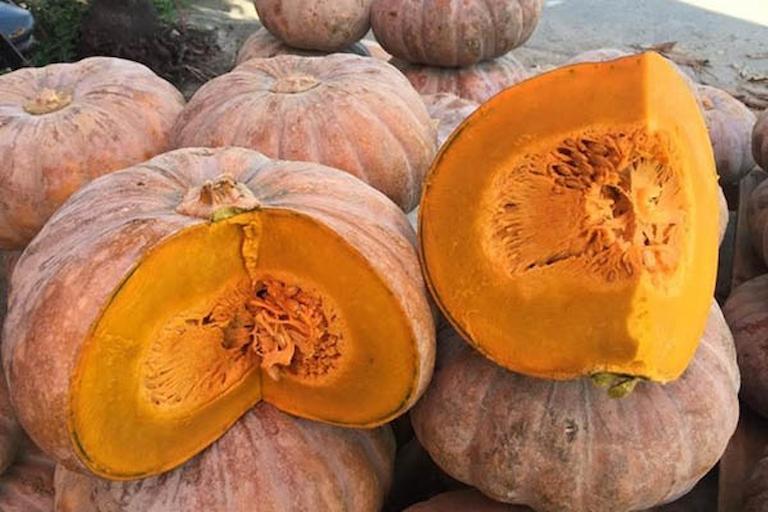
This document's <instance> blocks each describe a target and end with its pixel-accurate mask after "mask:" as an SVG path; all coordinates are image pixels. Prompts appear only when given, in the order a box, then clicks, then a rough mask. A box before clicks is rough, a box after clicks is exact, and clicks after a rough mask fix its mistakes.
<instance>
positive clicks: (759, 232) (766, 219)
mask: <svg viewBox="0 0 768 512" xmlns="http://www.w3.org/2000/svg"><path fill="white" fill-rule="evenodd" d="M747 225H748V229H749V237H750V240H751V241H752V246H753V247H754V249H755V251H756V252H757V254H758V256H760V258H761V259H762V260H763V261H764V262H768V258H766V256H768V247H766V246H765V244H766V243H768V237H766V236H765V228H766V226H767V225H768V180H764V181H762V182H761V183H760V184H759V185H758V186H757V187H755V189H754V190H753V191H752V193H751V194H750V195H749V198H748V203H747Z"/></svg>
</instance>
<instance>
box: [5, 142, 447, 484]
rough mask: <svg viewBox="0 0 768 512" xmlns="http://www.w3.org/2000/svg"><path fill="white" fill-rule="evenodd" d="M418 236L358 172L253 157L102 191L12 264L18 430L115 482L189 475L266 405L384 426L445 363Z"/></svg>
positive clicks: (140, 175) (179, 166)
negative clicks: (208, 451) (437, 350)
mask: <svg viewBox="0 0 768 512" xmlns="http://www.w3.org/2000/svg"><path fill="white" fill-rule="evenodd" d="M414 238H415V237H414V234H413V231H412V229H411V228H410V226H409V225H408V220H407V218H406V216H405V214H403V213H402V212H401V211H400V210H398V209H397V207H396V206H395V205H394V204H392V203H391V202H390V201H388V200H387V199H386V198H385V197H384V196H383V195H382V194H380V193H378V192H376V191H375V190H373V189H372V188H370V187H368V186H366V185H365V184H364V183H362V182H361V181H359V180H357V179H355V178H353V177H352V176H349V175H348V174H346V173H342V172H338V171H337V170H334V169H330V168H327V167H324V166H321V165H318V164H314V163H292V162H283V161H273V160H270V159H268V158H266V157H264V156H263V155H261V154H259V153H256V152H254V151H250V150H246V149H241V148H224V149H218V150H215V149H204V148H196V149H188V150H179V151H174V152H170V153H166V154H164V155H161V156H159V157H156V158H154V159H152V160H150V161H149V162H146V163H145V164H142V165H139V166H135V167H132V168H129V169H127V170H124V171H121V172H117V173H113V174H111V175H109V176H106V177H103V178H101V179H99V180H96V181H94V182H93V183H92V184H91V185H90V186H87V187H85V188H83V189H81V191H80V192H79V193H78V194H76V195H75V196H74V197H73V198H72V199H71V200H70V201H69V202H67V204H66V205H64V206H63V207H62V208H61V209H60V210H59V211H58V212H57V213H56V215H54V217H53V218H52V219H51V221H50V222H49V223H48V224H47V225H46V227H45V228H44V229H43V230H42V231H41V232H40V234H39V236H38V237H36V238H35V240H34V241H33V242H32V243H31V244H30V245H29V246H28V247H27V249H26V250H25V251H24V254H23V255H22V257H21V259H20V260H19V262H18V264H17V266H16V269H15V270H14V273H13V278H12V291H11V297H10V302H9V310H8V316H7V318H6V323H5V330H4V343H3V362H4V364H5V368H6V375H7V376H8V382H9V388H10V391H11V397H12V401H13V404H14V406H15V408H16V410H17V417H18V419H19V421H20V423H21V424H22V426H23V427H24V429H25V430H26V431H27V432H28V433H29V434H30V436H31V437H32V438H33V439H34V441H35V442H36V443H37V444H38V445H39V446H40V447H41V448H43V449H44V450H45V451H46V453H48V454H50V455H51V456H52V457H54V458H55V459H56V460H57V462H59V463H62V464H64V465H66V466H68V467H69V468H70V469H74V470H78V469H80V470H83V469H87V470H88V471H90V472H93V473H95V474H97V475H100V476H104V477H108V478H111V479H128V478H142V477H146V476H151V475H154V474H158V473H162V472H163V471H167V470H169V469H172V468H174V467H176V466H178V465H180V464H181V463H183V462H185V461H186V460H188V459H189V458H191V457H192V456H193V455H195V454H196V453H199V452H200V451H201V450H202V449H203V448H205V447H206V446H208V445H209V444H211V443H212V442H213V441H215V440H216V439H217V438H218V437H219V436H221V434H222V433H223V432H224V431H226V430H227V428H229V427H230V425H232V424H233V423H234V422H235V421H236V420H237V418H238V417H239V416H240V415H242V414H243V413H244V412H245V411H246V410H248V409H249V408H250V407H251V406H253V405H254V404H255V403H257V402H259V401H261V400H263V401H266V402H269V403H271V404H273V405H275V406H276V407H278V408H279V409H281V410H283V411H286V412H289V413H293V414H295V415H298V416H301V417H306V418H311V419H317V420H321V421H325V422H328V423H334V424H339V425H345V426H359V427H373V426H377V425H380V424H383V423H386V422H388V421H389V420H391V419H393V418H394V417H396V416H398V415H400V414H401V413H403V412H404V411H406V410H407V409H408V408H409V407H410V406H411V405H412V404H413V403H414V402H415V401H416V400H417V399H418V397H419V396H420V395H421V393H422V392H423V390H424V388H425V387H426V384H427V382H428V381H429V379H430V376H431V369H432V364H433V359H434V325H433V320H432V315H431V311H430V307H429V303H428V301H427V297H426V290H425V288H424V283H423V281H422V278H421V273H420V269H419V263H418V258H417V253H416V250H415V248H414V246H413V243H414V242H415V241H414ZM72 283H77V285H73V284H72ZM73 304H76V305H77V312H76V314H75V313H73V311H72V309H73Z"/></svg>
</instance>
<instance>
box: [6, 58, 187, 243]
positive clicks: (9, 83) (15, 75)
mask: <svg viewBox="0 0 768 512" xmlns="http://www.w3.org/2000/svg"><path fill="white" fill-rule="evenodd" d="M183 107H184V99H183V97H182V96H181V93H179V92H178V91H177V90H176V88H174V87H173V86H172V85H171V84H170V83H168V82H166V81H165V80H163V79H161V78H160V77H158V76H157V75H155V74H154V73H153V72H152V71H151V70H149V69H148V68H146V67H144V66H142V65H141V64H137V63H135V62H131V61H127V60H121V59H114V58H107V57H93V58H89V59H85V60H82V61H80V62H76V63H73V64H52V65H50V66H46V67H44V68H24V69H20V70H18V71H14V72H12V73H8V74H6V75H3V76H1V77H0V140H2V141H3V143H2V144H0V157H1V158H2V160H3V162H5V164H4V165H3V169H2V171H0V190H1V191H2V192H1V193H0V197H2V199H1V200H0V249H20V248H23V247H24V246H25V245H26V244H27V243H28V242H29V241H30V240H31V239H32V237H33V236H34V235H35V234H36V233H37V232H38V231H39V229H40V228H41V227H42V225H43V224H44V223H45V221H46V219H47V218H48V217H49V216H50V215H51V214H52V213H53V212H54V211H55V210H56V209H57V208H58V207H59V206H60V205H61V204H62V203H63V202H64V200H65V199H66V198H67V197H68V196H69V195H70V194H72V193H73V192H74V191H75V190H77V189H78V188H79V187H80V186H82V185H83V184H85V183H87V182H88V181H90V180H91V179H93V178H96V177H97V176H100V175H102V174H105V173H108V172H111V171H114V170H117V169H121V168H123V167H127V166H130V165H134V164H137V163H139V162H143V161H144V160H146V159H148V158H151V157H152V156H155V155H156V154H158V153H162V152H163V151H165V150H166V149H167V148H168V136H169V134H170V131H171V128H172V127H173V124H174V122H175V121H176V117H177V116H178V114H179V113H180V112H181V110H182V108H183ZM25 108H27V109H29V110H33V111H35V112H38V113H36V114H33V113H30V112H29V111H27V110H25ZM48 111H50V112H48Z"/></svg>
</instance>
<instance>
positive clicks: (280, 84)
mask: <svg viewBox="0 0 768 512" xmlns="http://www.w3.org/2000/svg"><path fill="white" fill-rule="evenodd" d="M319 85H320V81H319V80H318V79H317V78H315V77H312V76H309V75H291V76H286V77H282V78H280V79H278V80H276V81H275V83H274V85H272V89H271V91H272V92H274V93H278V94H299V93H302V92H307V91H310V90H312V89H314V88H315V87H317V86H319Z"/></svg>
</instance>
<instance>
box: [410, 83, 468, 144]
mask: <svg viewBox="0 0 768 512" xmlns="http://www.w3.org/2000/svg"><path fill="white" fill-rule="evenodd" d="M423 98H424V104H426V105H427V111H428V112H429V115H430V116H431V117H432V119H434V120H436V121H437V123H438V124H437V145H438V147H439V146H442V145H443V144H444V143H445V141H446V140H448V137H450V136H451V133H453V131H454V130H455V129H456V128H458V126H459V125H460V124H461V123H462V122H464V120H465V119H466V118H468V117H469V116H470V115H471V114H472V112H474V111H475V110H477V107H479V106H480V105H478V104H477V103H476V102H474V101H470V100H465V99H462V98H459V97H458V96H456V95H454V94H450V93H445V92H443V93H438V94H427V95H425V96H423Z"/></svg>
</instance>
